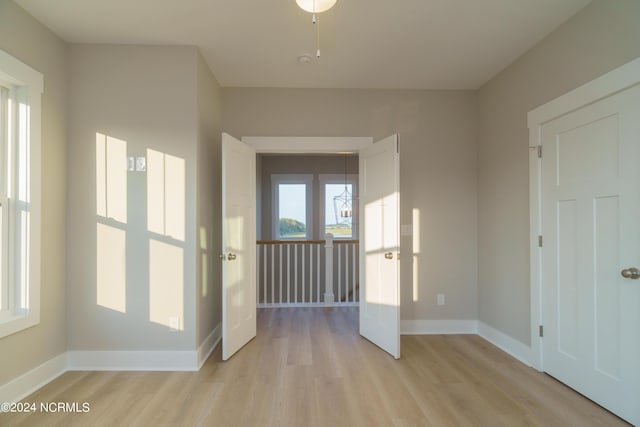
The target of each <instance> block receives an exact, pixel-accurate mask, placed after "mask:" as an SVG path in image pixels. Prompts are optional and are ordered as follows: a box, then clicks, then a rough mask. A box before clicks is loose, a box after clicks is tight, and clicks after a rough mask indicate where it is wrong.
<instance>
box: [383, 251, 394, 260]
mask: <svg viewBox="0 0 640 427" xmlns="http://www.w3.org/2000/svg"><path fill="white" fill-rule="evenodd" d="M384 257H385V258H386V259H393V252H387V253H386V254H384Z"/></svg>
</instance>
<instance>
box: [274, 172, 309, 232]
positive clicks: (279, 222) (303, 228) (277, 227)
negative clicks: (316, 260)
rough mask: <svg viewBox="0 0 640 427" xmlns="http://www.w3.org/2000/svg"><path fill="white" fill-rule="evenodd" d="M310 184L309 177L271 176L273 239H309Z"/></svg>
mask: <svg viewBox="0 0 640 427" xmlns="http://www.w3.org/2000/svg"><path fill="white" fill-rule="evenodd" d="M311 184H312V176H311V175H271V186H272V198H271V200H272V203H273V209H272V211H273V236H274V237H275V239H282V240H286V239H290V240H305V239H309V238H310V237H311Z"/></svg>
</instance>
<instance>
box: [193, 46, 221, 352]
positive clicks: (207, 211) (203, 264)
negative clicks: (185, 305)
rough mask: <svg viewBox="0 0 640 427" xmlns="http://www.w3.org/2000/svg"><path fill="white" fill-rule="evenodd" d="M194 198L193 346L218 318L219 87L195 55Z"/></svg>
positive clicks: (219, 306) (219, 220) (200, 58)
mask: <svg viewBox="0 0 640 427" xmlns="http://www.w3.org/2000/svg"><path fill="white" fill-rule="evenodd" d="M197 71H198V90H197V97H198V118H199V122H198V154H197V159H198V198H197V204H198V207H197V216H198V217H197V221H196V223H197V224H198V228H199V229H198V235H197V236H196V240H197V242H196V244H197V257H196V261H197V268H196V284H197V286H196V310H197V334H196V345H198V346H199V345H200V344H202V342H203V341H204V339H205V338H206V337H207V336H208V335H209V334H210V333H211V332H212V331H213V330H214V329H215V327H216V326H217V325H218V324H220V322H221V321H222V304H221V298H222V266H221V265H220V260H219V258H218V255H219V254H220V249H221V248H220V246H221V239H222V218H221V213H222V212H221V211H220V197H221V191H222V186H221V167H222V164H221V158H220V155H221V151H220V148H221V147H220V144H221V133H222V130H221V129H222V124H221V121H222V103H221V94H220V86H219V85H218V82H217V81H216V79H215V77H214V76H213V74H212V73H211V70H209V67H208V66H207V65H206V63H205V62H204V60H203V59H202V56H201V55H200V54H198V70H197Z"/></svg>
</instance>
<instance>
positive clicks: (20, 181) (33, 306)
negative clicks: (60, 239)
mask: <svg viewBox="0 0 640 427" xmlns="http://www.w3.org/2000/svg"><path fill="white" fill-rule="evenodd" d="M42 87H43V78H42V74H40V73H38V72H37V71H35V70H33V69H32V68H31V67H29V66H28V65H25V64H23V63H22V62H20V61H18V60H17V59H16V58H14V57H13V56H11V55H9V54H7V53H6V52H4V51H2V50H0V241H1V244H0V337H3V336H6V335H9V334H12V333H14V332H18V331H20V330H23V329H26V328H28V327H31V326H34V325H36V324H38V323H39V322H40V182H41V177H40V97H41V93H42Z"/></svg>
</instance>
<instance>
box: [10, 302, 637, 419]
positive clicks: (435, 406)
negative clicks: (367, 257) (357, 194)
mask: <svg viewBox="0 0 640 427" xmlns="http://www.w3.org/2000/svg"><path fill="white" fill-rule="evenodd" d="M25 401H28V402H89V403H90V405H91V410H90V412H88V413H71V414H69V413H67V414H42V413H36V414H31V415H25V414H0V425H2V426H4V425H17V426H68V425H78V426H94V425H96V426H102V425H105V426H124V425H140V426H154V427H156V426H197V425H207V426H413V425H431V426H447V425H463V426H466V425H481V426H520V425H523V426H538V425H539V426H592V425H597V426H616V425H626V424H625V423H624V422H623V421H621V420H620V419H618V418H616V417H615V416H613V415H612V414H610V413H609V412H607V411H605V410H604V409H602V408H600V407H599V406H597V405H595V404H594V403H592V402H591V401H589V400H588V399H586V398H584V397H582V396H581V395H579V394H577V393H575V392H574V391H572V390H571V389H569V388H567V387H565V386H564V385H562V384H561V383H559V382H557V381H555V380H554V379H553V378H551V377H549V376H547V375H544V374H541V373H538V372H536V371H534V370H533V369H531V368H528V367H526V366H524V365H522V364H521V363H520V362H518V361H516V360H515V359H513V358H511V357H510V356H508V355H507V354H505V353H503V352H502V351H500V350H499V349H497V348H496V347H494V346H493V345H491V344H489V343H488V342H486V341H484V340H483V339H482V338H480V337H477V336H474V335H432V336H403V337H402V358H401V359H400V360H394V359H393V358H391V357H390V356H388V355H386V354H385V353H383V352H382V351H381V350H380V349H378V348H377V347H376V346H374V345H373V344H371V343H370V342H368V341H367V340H365V339H363V338H361V337H360V336H359V335H358V312H357V308H353V307H350V308H347V307H345V308H334V309H328V308H295V309H260V310H258V336H257V337H256V338H255V339H254V340H253V341H251V342H250V343H249V344H248V345H247V346H245V347H244V348H243V349H242V350H240V352H239V353H238V354H236V355H235V356H234V357H233V358H231V360H229V361H227V362H221V360H220V347H218V348H217V349H216V351H215V352H214V353H213V355H212V356H211V357H210V358H209V360H208V361H207V362H206V363H205V365H204V366H203V368H202V369H201V370H200V371H199V372H68V373H66V374H64V375H62V376H61V377H59V378H58V379H56V380H55V381H53V382H51V383H50V384H48V385H47V386H45V387H43V388H42V389H40V390H39V391H37V392H36V393H34V394H32V395H31V396H29V397H28V398H27V399H25Z"/></svg>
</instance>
